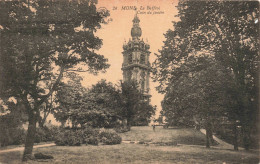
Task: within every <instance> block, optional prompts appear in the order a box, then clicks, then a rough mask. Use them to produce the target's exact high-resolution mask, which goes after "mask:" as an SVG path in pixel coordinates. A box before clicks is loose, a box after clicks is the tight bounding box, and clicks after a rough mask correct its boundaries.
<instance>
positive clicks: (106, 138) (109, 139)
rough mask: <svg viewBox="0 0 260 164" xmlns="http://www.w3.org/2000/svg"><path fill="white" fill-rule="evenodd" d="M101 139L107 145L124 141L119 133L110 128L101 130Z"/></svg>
mask: <svg viewBox="0 0 260 164" xmlns="http://www.w3.org/2000/svg"><path fill="white" fill-rule="evenodd" d="M99 139H100V142H102V143H103V144H105V145H116V144H120V143H121V141H122V138H121V137H120V136H119V135H118V134H117V133H115V132H113V131H109V130H105V131H101V132H100V134H99Z"/></svg>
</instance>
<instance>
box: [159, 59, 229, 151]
mask: <svg viewBox="0 0 260 164" xmlns="http://www.w3.org/2000/svg"><path fill="white" fill-rule="evenodd" d="M177 70H179V71H181V72H185V73H182V75H181V76H180V77H179V78H178V80H176V81H173V82H171V85H170V86H168V91H167V92H166V94H165V97H164V100H163V102H162V107H163V110H162V111H163V114H164V115H165V116H166V117H167V121H168V123H169V124H173V125H178V124H180V123H181V124H184V125H186V126H199V127H203V128H205V129H206V134H207V135H206V141H207V142H206V147H210V141H211V142H212V141H213V136H212V134H213V129H215V128H216V127H217V126H218V125H216V124H217V123H218V122H219V120H221V118H223V117H226V115H225V113H226V112H227V110H228V109H227V108H226V105H227V103H228V101H227V98H226V93H225V89H224V88H225V87H226V86H229V82H230V81H229V79H230V73H229V72H227V71H226V70H225V69H224V67H223V66H221V65H220V64H219V63H218V62H216V61H215V60H214V58H212V57H209V56H208V55H205V54H200V55H198V54H197V55H191V56H189V57H188V58H187V59H185V60H184V61H183V63H182V64H181V66H180V68H178V69H176V71H177Z"/></svg>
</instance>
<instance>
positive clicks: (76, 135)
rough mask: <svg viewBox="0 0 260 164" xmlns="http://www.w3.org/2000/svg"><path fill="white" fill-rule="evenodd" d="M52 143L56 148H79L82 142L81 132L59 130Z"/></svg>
mask: <svg viewBox="0 0 260 164" xmlns="http://www.w3.org/2000/svg"><path fill="white" fill-rule="evenodd" d="M54 141H55V144H56V145H58V146H65V145H69V146H80V145H81V144H82V142H83V140H82V131H81V130H67V129H66V130H65V129H60V130H59V132H58V133H57V135H56V137H55V139H54Z"/></svg>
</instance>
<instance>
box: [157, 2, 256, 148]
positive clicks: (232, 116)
mask: <svg viewBox="0 0 260 164" xmlns="http://www.w3.org/2000/svg"><path fill="white" fill-rule="evenodd" d="M258 4H259V3H258V2H253V1H251V2H249V1H248V2H242V1H241V2H230V1H203V2H199V3H197V2H193V1H181V2H179V5H178V9H179V14H178V16H179V18H180V21H178V22H174V30H168V32H167V33H166V34H165V37H166V41H165V42H164V46H163V47H162V49H161V50H160V51H159V52H160V55H157V60H156V61H155V63H154V68H155V71H154V79H155V80H157V81H159V83H160V85H159V86H158V87H157V89H158V91H160V92H163V93H166V98H165V99H169V100H165V101H164V108H165V109H166V108H168V109H166V110H167V111H169V112H168V113H167V114H166V116H170V117H175V116H176V117H178V115H173V113H172V112H170V111H171V110H176V109H185V110H186V111H187V113H186V112H185V111H184V112H182V110H178V111H179V115H182V116H183V117H182V118H185V119H187V120H190V118H191V117H193V116H192V115H196V114H197V113H194V112H199V111H201V109H208V110H206V111H205V112H206V114H208V115H209V116H210V115H212V114H210V113H215V112H217V113H216V114H218V113H221V112H222V114H224V115H225V116H224V117H228V119H229V121H230V122H232V124H233V126H234V134H235V135H234V138H236V134H237V132H236V131H237V130H236V129H237V124H236V122H237V120H238V121H239V124H240V125H241V127H242V134H243V138H244V146H245V148H247V149H248V147H249V143H250V134H251V133H252V129H255V126H256V118H257V117H256V116H257V111H258V110H257V102H256V100H257V99H258V98H257V97H258V94H257V90H258V81H257V79H258V78H257V70H258V67H257V64H256V62H257V61H258V54H257V52H258V47H259V46H258V37H257V36H258V22H257V21H256V20H257V19H258V15H259V9H258ZM194 15H197V16H196V17H194ZM255 21H256V23H255ZM199 53H205V54H209V55H208V56H212V58H213V59H214V63H217V65H219V66H221V67H222V68H221V70H220V72H219V66H217V67H215V68H214V67H207V68H214V69H212V70H215V72H216V73H217V74H212V73H214V71H213V72H211V71H210V70H207V71H208V72H205V73H204V78H202V75H201V74H200V73H197V74H194V72H198V71H202V72H203V71H204V70H203V69H205V68H204V67H203V66H202V67H201V66H200V65H199V64H198V63H195V65H194V66H195V67H194V66H192V65H187V64H188V63H187V62H188V59H189V58H190V57H191V56H196V55H197V54H199ZM212 66H213V65H212ZM200 67H201V68H200ZM156 68H157V70H156ZM225 71H226V72H227V73H225ZM221 72H223V73H224V74H223V73H221ZM188 75H192V77H193V76H194V77H195V78H196V77H197V82H199V83H197V84H198V85H195V86H196V87H195V88H194V89H196V88H198V89H200V91H201V89H203V88H204V91H206V92H200V91H199V92H197V91H195V90H194V89H193V91H195V92H191V93H189V92H186V93H185V92H184V91H185V90H186V91H189V89H187V87H188V88H190V89H192V88H193V87H192V85H194V81H193V80H192V79H194V78H191V77H190V76H188ZM216 77H222V78H225V79H226V80H224V81H221V80H218V79H216ZM190 80H192V81H190ZM204 80H206V81H204ZM212 82H214V83H213V84H212ZM221 83H222V84H221ZM191 84H192V85H191ZM216 84H220V85H216ZM215 85H216V86H218V87H215ZM221 85H222V86H227V87H223V89H221V87H220V86H221ZM199 86H203V87H199ZM208 86H209V87H208ZM179 87H183V88H182V89H184V90H183V91H181V89H180V88H179ZM205 89H207V90H205ZM171 90H172V91H171ZM171 92H172V93H174V92H175V93H176V94H175V95H173V94H171ZM193 93H195V94H193ZM203 93H206V94H207V95H208V96H210V97H208V96H206V97H205V95H204V94H203ZM215 94H216V96H215ZM221 95H223V96H221ZM203 97H204V98H206V99H201V98H203ZM214 97H215V98H214ZM216 98H217V99H216ZM170 99H172V100H170ZM225 99H226V100H227V101H225ZM174 100H176V101H174ZM190 100H193V101H190ZM167 101H168V102H172V103H173V104H175V106H170V104H171V103H170V104H169V105H167ZM178 101H179V103H178ZM200 102H203V103H204V107H202V108H201V106H200V105H199V104H200ZM176 103H177V104H179V106H178V105H176ZM212 103H213V104H215V105H214V106H215V107H211V105H212ZM206 104H208V105H210V106H209V107H210V109H209V107H206V106H205V105H206ZM223 106H226V107H227V108H226V109H224V108H223ZM172 108H174V109H172ZM214 108H215V109H214ZM188 109H192V110H191V111H189V110H188ZM223 109H224V111H223ZM213 111H214V112H213ZM175 113H176V112H175ZM215 117H216V118H218V115H216V116H215ZM216 122H217V121H216ZM234 140H236V139H234ZM235 142H236V141H234V143H235Z"/></svg>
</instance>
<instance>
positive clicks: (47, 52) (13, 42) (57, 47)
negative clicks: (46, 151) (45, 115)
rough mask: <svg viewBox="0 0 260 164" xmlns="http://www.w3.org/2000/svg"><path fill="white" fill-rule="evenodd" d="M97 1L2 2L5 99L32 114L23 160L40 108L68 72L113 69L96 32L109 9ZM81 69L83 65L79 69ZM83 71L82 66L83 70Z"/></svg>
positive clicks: (0, 58)
mask: <svg viewBox="0 0 260 164" xmlns="http://www.w3.org/2000/svg"><path fill="white" fill-rule="evenodd" d="M96 3H97V1H95V0H79V1H51V0H23V1H1V2H0V13H1V15H0V17H1V20H0V33H1V55H0V62H1V63H0V66H1V68H0V71H1V80H0V81H1V82H0V84H1V86H0V87H1V88H0V91H1V93H0V95H1V99H3V100H4V99H7V98H8V97H14V98H16V99H18V98H19V99H21V100H22V102H23V104H24V105H25V107H26V109H27V113H28V121H29V126H28V132H27V136H26V142H25V150H24V155H23V160H27V159H28V158H30V156H31V154H32V149H33V144H34V137H35V130H36V122H37V120H38V119H37V118H38V117H39V116H40V106H41V105H42V104H43V103H44V102H46V100H47V99H48V98H49V97H50V96H51V95H52V94H53V92H54V91H55V90H56V89H57V86H58V85H59V83H60V81H61V79H62V77H63V74H64V72H66V71H70V70H75V69H77V67H76V66H77V65H78V64H85V68H86V69H87V71H90V72H92V73H97V71H100V70H102V71H104V70H105V69H106V68H108V66H109V65H108V64H107V63H106V62H107V60H106V59H105V58H104V56H102V55H99V54H97V53H96V52H95V50H97V49H99V48H100V47H101V45H102V40H101V39H100V38H98V37H96V36H95V35H94V34H95V32H96V31H97V29H99V28H100V27H101V23H105V18H106V17H107V16H108V15H109V13H108V11H99V12H98V11H97V10H96ZM78 68H79V67H78ZM78 70H80V68H79V69H78Z"/></svg>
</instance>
